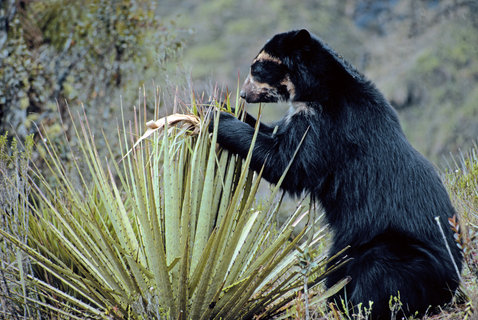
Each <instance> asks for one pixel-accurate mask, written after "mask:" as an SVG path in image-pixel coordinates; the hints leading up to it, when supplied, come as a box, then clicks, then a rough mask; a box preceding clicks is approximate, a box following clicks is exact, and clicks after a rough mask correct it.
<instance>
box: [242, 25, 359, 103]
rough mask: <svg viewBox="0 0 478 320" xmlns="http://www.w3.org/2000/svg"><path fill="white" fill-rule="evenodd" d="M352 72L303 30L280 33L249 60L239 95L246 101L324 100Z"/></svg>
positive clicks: (349, 76)
mask: <svg viewBox="0 0 478 320" xmlns="http://www.w3.org/2000/svg"><path fill="white" fill-rule="evenodd" d="M354 72H355V70H353V68H351V67H350V66H349V65H348V64H347V63H346V62H345V61H343V59H342V58H341V57H339V56H338V55H337V54H336V53H335V52H334V51H333V50H332V49H330V48H329V47H328V46H327V45H325V44H324V43H323V42H322V41H320V40H319V39H318V38H316V37H314V36H313V35H311V34H310V33H309V32H308V31H307V30H305V29H303V30H299V31H290V32H286V33H280V34H277V35H275V36H274V37H273V38H272V39H271V40H269V41H268V42H267V43H266V44H265V46H264V47H263V48H262V50H261V51H260V52H259V54H258V55H257V56H256V57H255V59H254V60H253V62H252V65H251V68H250V72H249V75H248V76H247V78H246V80H245V82H244V85H243V87H242V90H241V97H242V98H243V99H245V100H246V101H247V102H249V103H258V102H278V101H291V102H319V103H324V102H326V101H327V100H328V99H329V98H330V97H331V96H332V95H333V94H334V92H337V91H338V90H339V89H340V87H341V86H343V84H345V83H346V82H347V80H349V79H351V78H355V76H354Z"/></svg>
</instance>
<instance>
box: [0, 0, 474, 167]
mask: <svg viewBox="0 0 478 320" xmlns="http://www.w3.org/2000/svg"><path fill="white" fill-rule="evenodd" d="M0 3H1V5H0V133H3V132H5V131H8V132H9V134H10V135H17V136H19V137H24V136H25V135H27V134H31V133H35V132H36V131H37V128H36V124H39V123H42V124H43V126H44V127H45V130H46V131H47V132H48V133H49V135H50V138H51V139H54V138H55V136H57V135H58V136H59V135H61V134H62V133H63V132H65V131H66V132H68V130H70V126H69V124H68V121H64V122H61V121H60V116H61V117H63V118H64V119H65V118H68V108H67V105H69V107H70V110H72V111H73V112H77V111H81V112H83V111H82V110H83V108H84V110H85V112H86V114H87V115H88V117H89V118H90V121H91V123H90V124H91V127H92V128H95V130H98V131H100V130H104V131H106V132H107V131H108V128H113V129H111V131H116V123H117V121H118V117H120V115H121V112H120V107H121V105H122V106H123V109H124V112H125V115H126V117H128V116H129V115H131V112H132V109H133V105H136V106H138V105H141V106H143V98H140V99H139V101H138V97H139V96H140V97H141V96H142V95H143V92H145V93H146V99H145V101H146V103H145V105H146V108H147V109H148V111H151V114H152V111H153V108H154V104H155V101H156V103H159V105H160V106H161V108H162V112H163V113H166V112H170V111H171V110H172V107H173V101H174V97H175V96H178V97H179V98H178V100H179V102H180V103H182V104H188V101H190V98H189V97H190V92H191V90H193V91H194V92H196V95H201V94H203V92H204V96H205V97H208V96H209V95H211V94H213V91H214V90H215V88H219V89H223V90H225V89H226V88H227V89H229V90H230V91H231V92H234V93H235V92H236V89H237V83H238V81H239V83H242V81H243V80H244V78H245V75H247V72H248V68H249V65H250V62H251V60H252V59H253V57H254V56H255V55H256V54H257V53H258V52H259V49H260V48H261V47H262V46H263V45H264V43H265V42H266V41H267V39H269V38H271V37H272V36H273V35H274V34H275V33H279V32H284V31H288V30H290V29H298V28H307V29H308V30H310V31H311V32H313V33H315V34H316V35H318V36H319V37H321V38H322V39H323V40H324V41H325V42H327V43H328V44H329V45H330V46H331V47H332V48H334V49H335V50H336V51H337V52H338V53H339V54H341V55H342V56H344V57H345V58H346V59H347V60H348V61H350V62H351V63H352V64H354V65H355V66H356V67H357V68H358V69H359V70H361V71H362V72H363V73H364V74H365V75H366V76H367V77H368V78H369V79H371V80H372V81H374V82H375V83H376V85H377V87H378V88H379V89H380V90H381V91H382V92H383V93H384V94H385V96H386V97H387V98H388V99H389V100H390V101H391V103H392V105H393V106H394V107H395V108H396V109H397V111H398V113H399V116H400V118H401V121H402V125H403V127H404V130H405V133H406V135H407V137H408V138H409V140H410V141H411V142H412V144H413V145H414V146H415V147H416V148H417V149H418V150H419V151H420V152H422V153H424V154H425V155H426V156H427V157H428V158H430V159H431V160H432V161H434V162H435V163H436V164H437V165H439V166H442V167H443V166H446V161H447V159H450V156H449V155H450V153H452V154H457V153H458V152H459V150H460V149H461V150H467V149H468V148H470V147H471V146H473V145H474V144H476V141H477V138H478V0H471V1H465V0H443V1H439V0H420V1H416V0H382V1H376V0H344V1H333V0H321V1H318V0H316V1H313V0H306V1H290V0H270V1H266V0H242V1H234V0H210V1H197V0H184V1H178V0H162V1H158V2H156V1H152V0H136V1H135V0H133V1H125V0H112V1H111V0H108V1H107V0H85V1H79V0H76V1H75V0H44V1H37V0H22V1H21V0H2V1H1V2H0ZM139 93H140V94H139ZM158 101H159V102H158ZM278 109H279V110H278ZM286 109H287V107H286V106H275V105H266V106H265V108H264V117H265V119H266V120H274V119H277V118H278V117H281V116H282V115H283V113H284V112H285V110H286ZM112 126H114V127H112Z"/></svg>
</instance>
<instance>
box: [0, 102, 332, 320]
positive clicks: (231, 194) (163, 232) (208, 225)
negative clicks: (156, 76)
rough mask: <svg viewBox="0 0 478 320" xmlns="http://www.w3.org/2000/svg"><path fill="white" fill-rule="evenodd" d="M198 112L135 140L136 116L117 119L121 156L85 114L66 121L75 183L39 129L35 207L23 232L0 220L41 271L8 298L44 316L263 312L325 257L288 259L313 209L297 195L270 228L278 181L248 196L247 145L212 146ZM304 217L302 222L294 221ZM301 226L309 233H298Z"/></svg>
mask: <svg viewBox="0 0 478 320" xmlns="http://www.w3.org/2000/svg"><path fill="white" fill-rule="evenodd" d="M193 104H194V102H193ZM216 119H218V117H216ZM204 121H205V120H204V119H203V120H202V121H201V123H200V131H199V134H198V135H197V136H194V135H191V134H190V133H189V131H188V130H187V129H181V128H167V127H166V128H165V129H164V131H163V132H162V134H160V133H155V134H153V135H151V136H150V137H149V138H148V139H146V140H141V141H140V142H139V144H138V145H137V146H135V147H132V145H133V142H134V141H135V140H136V137H137V134H138V133H140V132H142V128H141V126H139V125H137V124H136V125H135V126H134V132H130V128H129V127H128V126H126V125H123V127H122V128H121V129H120V130H119V131H118V139H119V141H120V143H119V144H120V148H121V154H123V155H125V156H124V157H123V158H122V159H116V160H115V156H114V154H115V153H114V151H113V150H111V148H110V145H109V144H108V141H106V146H107V148H108V150H109V154H110V156H109V159H108V160H103V157H101V156H99V153H98V149H97V145H96V139H95V138H94V137H93V135H92V132H91V128H90V127H89V123H88V121H87V120H86V119H83V120H82V121H80V123H79V126H75V127H74V129H75V132H76V135H77V141H78V142H79V148H80V150H81V156H80V157H81V158H82V159H83V160H84V163H83V164H81V162H79V161H77V160H76V157H74V158H73V161H74V167H75V168H76V170H77V175H78V177H79V181H80V186H78V185H75V181H74V180H72V179H71V178H70V176H69V175H68V174H67V170H66V168H65V166H64V164H63V162H62V161H61V157H60V156H59V153H58V152H57V150H56V149H55V147H54V146H53V145H52V144H51V142H50V140H49V137H48V136H45V137H44V139H45V141H46V142H45V144H44V145H43V148H44V149H45V152H46V153H45V159H44V161H45V163H46V165H47V167H48V168H49V173H47V174H42V172H41V171H40V170H39V169H38V168H33V170H32V176H31V178H30V183H31V187H32V194H33V195H34V198H35V199H36V200H35V201H34V202H33V203H31V205H30V207H29V208H30V209H31V210H32V211H33V213H32V214H30V213H28V212H25V213H24V214H28V215H29V219H30V224H29V232H30V235H29V237H30V238H29V239H30V240H29V242H28V243H25V242H22V241H19V239H18V238H17V237H16V236H15V234H13V233H11V232H9V231H8V230H0V234H1V235H2V237H3V238H4V239H8V240H9V242H11V243H13V244H15V245H16V246H17V247H18V248H20V249H21V250H22V251H23V252H25V253H26V254H27V255H28V256H30V257H31V258H32V259H33V260H34V261H35V264H36V266H37V268H38V270H39V272H38V273H37V274H41V275H43V276H42V277H41V278H33V277H29V278H28V279H26V280H25V283H26V284H27V286H28V285H30V284H33V283H35V284H36V290H37V292H39V295H40V297H39V298H36V299H30V300H28V301H27V302H23V301H22V297H23V295H19V297H18V299H14V300H15V302H16V303H18V304H19V305H25V306H26V307H29V308H38V309H39V310H41V312H42V314H44V315H45V316H46V315H48V316H50V317H56V316H62V315H63V316H65V315H68V316H70V317H72V318H84V317H90V318H105V317H115V318H116V317H118V318H126V319H153V318H154V319H159V318H170V319H177V318H182V319H237V315H241V316H242V317H243V318H245V319H246V318H252V317H253V315H257V314H262V316H263V317H270V316H272V315H273V314H275V313H277V312H279V311H280V308H281V307H282V306H283V305H284V304H286V303H287V302H289V301H291V300H292V299H294V298H295V294H296V293H297V292H298V291H300V290H301V289H302V287H303V285H304V283H306V284H307V283H309V286H310V285H312V284H313V283H314V284H315V283H318V282H319V281H320V280H321V279H322V277H320V276H319V275H320V274H317V271H319V270H322V269H323V268H324V266H325V264H326V263H327V260H326V259H325V258H324V257H323V256H322V255H319V256H315V257H314V258H313V259H312V260H313V261H312V260H311V261H312V263H311V264H310V265H309V266H310V267H308V268H307V272H305V273H304V272H303V271H302V272H301V268H300V267H299V261H298V259H297V256H298V255H301V252H305V251H306V247H307V244H308V243H313V242H316V241H317V240H318V239H319V238H320V237H321V236H322V232H323V230H316V231H314V230H315V229H314V228H313V227H312V226H313V224H314V223H313V222H315V220H316V219H315V218H313V215H312V217H309V215H310V214H311V210H309V211H306V209H307V207H305V206H302V205H299V206H298V208H297V210H295V212H294V213H293V214H291V216H290V217H289V218H288V220H287V222H286V223H285V224H284V225H282V226H280V227H278V226H277V225H276V224H275V221H276V219H277V217H276V216H277V212H278V208H279V207H280V201H279V202H278V203H277V195H278V192H279V186H276V187H275V188H274V189H273V192H272V195H271V196H270V198H268V199H266V200H265V201H264V202H263V203H262V204H259V203H256V201H255V197H256V192H257V188H258V186H259V181H260V175H256V174H254V173H253V172H252V171H250V170H249V169H248V163H249V161H250V156H251V153H250V154H249V157H248V159H246V160H245V161H244V162H243V161H242V160H241V159H240V158H238V157H236V156H232V155H230V154H228V153H227V152H225V151H224V150H223V151H219V152H217V151H216V143H215V139H216V132H215V133H214V134H213V135H212V136H210V134H209V133H208V129H207V127H208V126H207V123H205V122H204ZM215 125H217V122H216V124H215ZM71 152H73V150H71ZM46 176H49V177H53V179H54V180H55V181H56V183H54V184H51V183H49V179H48V178H47V177H46ZM312 211H313V210H312ZM304 219H308V220H309V221H310V224H306V225H305V227H298V226H297V225H298V223H299V222H300V221H301V220H304ZM308 230H309V231H308ZM306 234H309V239H310V240H309V241H308V242H303V241H302V242H301V239H303V237H304V235H306ZM309 260H310V259H309ZM302 269H303V268H302ZM40 270H41V271H40ZM311 274H315V276H313V277H310V279H309V275H311ZM324 297H325V296H324ZM49 299H54V300H55V304H54V305H53V304H50V303H46V301H47V300H49Z"/></svg>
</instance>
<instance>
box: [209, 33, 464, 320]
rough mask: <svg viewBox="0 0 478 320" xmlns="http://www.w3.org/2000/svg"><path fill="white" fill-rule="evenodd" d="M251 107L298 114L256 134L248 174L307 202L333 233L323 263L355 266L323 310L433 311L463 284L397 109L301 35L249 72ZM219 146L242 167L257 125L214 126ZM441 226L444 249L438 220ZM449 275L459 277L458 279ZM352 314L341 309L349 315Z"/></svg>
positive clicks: (429, 171)
mask: <svg viewBox="0 0 478 320" xmlns="http://www.w3.org/2000/svg"><path fill="white" fill-rule="evenodd" d="M240 95H241V97H242V98H243V99H245V100H246V101H247V102H248V103H259V102H278V101H289V102H291V103H292V105H293V106H295V111H294V112H291V113H289V114H287V115H286V116H285V117H284V118H283V119H282V120H280V121H279V122H277V123H275V124H272V125H266V124H263V123H261V124H260V127H259V133H258V136H257V140H256V142H255V145H254V149H253V153H252V161H251V164H250V166H251V167H252V169H253V170H256V171H260V170H261V169H262V167H264V171H263V175H262V177H263V178H265V179H266V180H268V181H269V182H271V183H277V182H278V180H279V178H280V177H281V176H282V174H283V173H284V171H285V169H286V167H287V166H288V164H289V162H290V161H291V159H292V158H293V154H294V152H295V151H296V149H297V148H298V146H299V144H300V142H301V140H302V138H303V137H304V135H305V138H304V140H303V141H302V144H301V145H300V147H299V148H298V153H297V155H296V157H295V158H294V160H293V162H292V165H291V167H290V169H289V171H288V173H287V174H286V176H285V179H284V181H283V182H282V185H281V187H282V188H283V189H284V190H286V191H288V192H289V193H291V194H299V193H302V192H308V193H310V194H311V195H312V197H313V199H315V200H316V201H320V203H321V204H322V206H323V208H324V210H325V215H326V219H327V222H328V224H329V225H330V228H331V230H332V231H333V241H332V245H331V249H330V255H331V256H332V255H335V254H336V253H338V252H339V251H341V250H342V249H344V248H345V247H347V246H349V249H348V250H346V252H345V253H344V255H346V256H347V257H348V258H351V259H350V261H349V262H347V263H346V264H345V265H344V266H342V267H340V268H338V269H336V270H335V271H333V272H332V273H330V275H328V277H327V279H326V286H327V287H331V286H332V285H334V284H335V283H337V282H338V281H339V280H341V279H343V278H346V277H349V278H350V282H349V283H348V284H347V285H346V286H345V289H344V290H342V291H340V292H339V293H337V294H336V295H335V296H334V297H332V298H331V299H330V300H329V301H335V302H337V306H338V307H339V308H340V306H341V305H342V304H341V302H338V301H340V300H339V299H340V298H342V299H344V300H346V301H347V303H349V306H350V305H354V306H356V305H357V304H359V303H363V306H368V305H369V301H373V307H372V319H387V318H390V308H389V301H390V297H391V296H397V295H398V294H399V295H400V299H401V302H402V303H403V306H402V310H401V312H402V315H413V314H415V312H418V313H419V314H423V313H425V312H434V311H436V307H437V306H441V305H443V304H446V303H447V302H449V301H450V300H451V299H452V297H453V295H454V292H455V290H456V288H457V286H458V284H459V275H458V273H457V272H456V270H457V269H458V270H460V271H461V267H462V254H461V252H460V250H459V248H458V247H457V246H456V245H455V244H454V240H453V239H454V238H453V232H452V230H450V228H448V225H449V224H448V218H450V217H452V216H453V215H454V214H455V211H454V208H453V206H452V204H451V202H450V199H449V197H448V194H447V192H446V190H445V188H444V186H443V184H442V182H441V180H440V178H439V176H438V174H437V173H436V171H435V169H434V167H433V166H432V165H431V164H430V163H429V162H428V161H427V160H426V159H425V158H424V157H423V156H422V155H421V154H420V153H418V152H417V151H416V150H415V149H414V148H413V147H412V146H411V145H410V143H409V142H408V141H407V139H406V138H405V135H404V133H403V131H402V129H401V127H400V124H399V120H398V117H397V115H396V113H395V111H394V109H393V108H392V107H391V106H390V104H389V103H388V102H387V101H386V99H385V98H384V97H383V95H382V94H381V93H380V92H379V91H378V89H377V88H376V87H375V85H374V84H373V83H372V82H370V81H369V80H367V79H366V78H365V77H364V76H363V75H362V74H361V73H359V72H358V71H357V70H356V69H355V68H354V67H353V66H351V65H350V64H349V63H347V62H346V61H345V60H344V59H343V58H342V57H341V56H339V55H338V54H336V53H335V52H334V51H333V50H332V49H331V48H329V47H328V46H327V45H326V44H325V43H324V42H323V41H321V40H320V39H319V38H317V37H316V36H314V35H311V34H310V33H309V32H308V31H307V30H300V31H291V32H287V33H282V34H277V35H275V36H274V37H273V38H272V39H271V40H269V41H268V42H267V43H266V44H265V46H264V47H263V48H262V50H261V51H260V53H259V54H258V55H257V56H256V58H255V59H254V60H253V62H252V65H251V67H250V73H249V75H248V76H247V79H246V80H245V83H244V85H243V88H242V90H241V93H240ZM219 117H220V119H219V128H218V143H219V145H220V146H222V147H223V148H225V149H227V150H229V151H231V152H233V153H235V154H238V155H239V156H241V157H243V158H245V157H246V156H247V153H248V150H249V147H250V145H251V140H252V138H253V135H254V124H255V121H256V120H255V119H254V118H253V117H252V116H250V115H247V116H246V119H245V122H242V121H240V120H238V119H237V118H235V117H234V116H232V115H231V114H228V113H226V112H221V113H220V115H219ZM435 217H439V220H440V221H441V225H442V226H444V229H445V230H444V232H445V236H446V241H447V242H448V246H449V248H450V249H451V254H452V256H453V259H454V262H453V261H452V259H451V258H450V254H449V253H448V251H447V248H446V244H445V241H444V239H443V237H442V235H441V233H440V230H439V227H438V225H437V222H436V220H435ZM454 263H455V265H456V267H457V268H455V267H454ZM349 306H348V307H347V308H349Z"/></svg>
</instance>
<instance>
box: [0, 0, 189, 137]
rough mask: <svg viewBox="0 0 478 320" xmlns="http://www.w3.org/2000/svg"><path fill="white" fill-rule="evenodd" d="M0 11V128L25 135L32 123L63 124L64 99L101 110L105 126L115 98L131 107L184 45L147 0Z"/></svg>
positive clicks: (12, 6) (39, 4) (59, 2)
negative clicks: (1, 17) (146, 83)
mask: <svg viewBox="0 0 478 320" xmlns="http://www.w3.org/2000/svg"><path fill="white" fill-rule="evenodd" d="M0 10H1V12H2V13H6V14H5V19H6V21H4V22H2V24H1V25H0V34H1V35H2V37H1V41H2V43H0V47H1V48H2V50H1V51H0V86H1V87H2V89H3V90H0V110H1V111H0V130H3V131H5V130H9V131H10V132H11V133H12V134H17V135H19V136H20V137H24V136H25V135H27V134H28V133H32V132H35V131H36V128H35V127H33V126H32V121H34V120H39V119H41V120H43V123H44V124H45V126H46V127H48V126H50V125H53V124H54V123H58V122H59V119H58V112H57V104H59V109H60V112H62V113H63V114H66V103H65V100H68V101H69V102H70V103H75V104H76V103H77V101H78V100H79V101H83V102H85V101H87V102H88V103H87V104H86V106H85V108H86V109H91V110H96V109H97V107H98V106H101V107H102V108H101V110H98V114H100V115H101V116H102V117H103V118H104V119H103V121H107V120H108V119H109V112H111V110H110V108H112V106H111V104H110V103H109V99H110V97H111V96H114V95H119V94H117V93H116V91H117V90H121V92H122V94H123V100H124V101H125V102H127V103H128V104H129V103H131V102H132V101H133V99H134V98H135V97H136V96H137V91H136V90H137V88H138V87H139V86H140V84H141V83H142V81H149V80H151V79H152V78H153V77H155V76H156V74H157V71H158V70H159V69H160V67H161V65H162V64H163V63H164V62H165V61H167V60H169V59H170V58H172V57H174V56H175V55H176V54H177V53H178V52H179V50H180V49H181V47H182V43H183V40H182V38H181V37H179V33H178V32H175V29H173V27H172V26H171V23H170V22H169V21H167V20H164V19H162V18H160V17H159V16H158V10H157V7H156V3H155V2H154V1H150V0H135V1H125V0H114V1H106V0H88V1H65V0H53V1H27V2H18V1H3V2H2V4H1V5H0ZM138 70H139V71H140V72H138ZM131 89H132V90H131ZM52 111H53V112H52ZM92 112H93V111H92ZM95 118H98V117H95ZM63 129H66V128H63Z"/></svg>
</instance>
